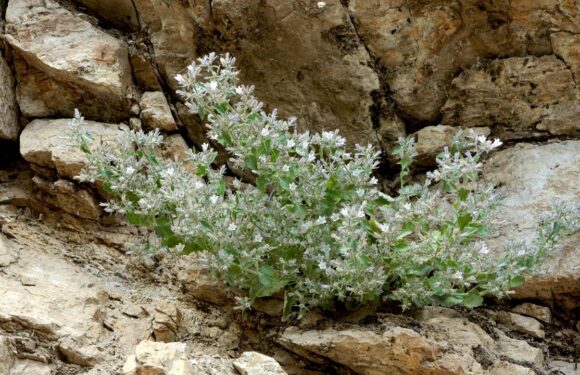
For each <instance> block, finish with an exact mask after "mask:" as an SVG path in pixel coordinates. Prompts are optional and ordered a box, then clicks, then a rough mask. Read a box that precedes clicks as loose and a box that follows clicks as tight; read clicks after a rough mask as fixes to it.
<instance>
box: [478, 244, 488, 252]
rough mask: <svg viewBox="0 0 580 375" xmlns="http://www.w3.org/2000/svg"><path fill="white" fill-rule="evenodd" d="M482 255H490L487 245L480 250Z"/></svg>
mask: <svg viewBox="0 0 580 375" xmlns="http://www.w3.org/2000/svg"><path fill="white" fill-rule="evenodd" d="M479 252H480V253H482V254H489V249H488V248H487V245H486V244H483V245H481V249H480V250H479Z"/></svg>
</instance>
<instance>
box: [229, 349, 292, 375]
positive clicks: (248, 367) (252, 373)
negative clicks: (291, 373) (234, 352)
mask: <svg viewBox="0 0 580 375" xmlns="http://www.w3.org/2000/svg"><path fill="white" fill-rule="evenodd" d="M234 367H235V368H236V370H238V372H239V373H240V374H241V375H286V371H284V370H283V369H282V367H280V364H278V362H276V360H275V359H273V358H270V357H268V356H267V355H263V354H260V353H257V352H245V353H243V354H242V355H241V356H240V358H238V359H236V360H235V361H234Z"/></svg>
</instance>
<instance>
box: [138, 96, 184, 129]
mask: <svg viewBox="0 0 580 375" xmlns="http://www.w3.org/2000/svg"><path fill="white" fill-rule="evenodd" d="M139 106H140V107H141V121H143V125H145V128H147V129H159V130H163V131H167V132H169V131H173V130H177V125H176V124H175V120H174V119H173V115H172V114H171V108H169V103H168V102H167V99H166V98H165V95H164V94H163V92H161V91H153V92H146V93H143V96H142V97H141V101H140V102H139Z"/></svg>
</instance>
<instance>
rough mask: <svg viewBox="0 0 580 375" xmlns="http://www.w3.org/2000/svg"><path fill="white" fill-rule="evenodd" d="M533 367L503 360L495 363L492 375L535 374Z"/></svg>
mask: <svg viewBox="0 0 580 375" xmlns="http://www.w3.org/2000/svg"><path fill="white" fill-rule="evenodd" d="M535 374H536V372H535V371H534V370H532V369H531V368H527V367H523V366H520V365H516V364H514V363H510V362H505V361H501V362H498V363H496V364H494V365H493V367H492V369H491V371H490V375H535Z"/></svg>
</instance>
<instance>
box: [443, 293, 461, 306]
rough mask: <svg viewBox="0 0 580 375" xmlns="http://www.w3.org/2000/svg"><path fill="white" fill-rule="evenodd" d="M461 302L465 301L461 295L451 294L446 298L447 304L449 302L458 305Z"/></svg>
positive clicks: (449, 304) (451, 304)
mask: <svg viewBox="0 0 580 375" xmlns="http://www.w3.org/2000/svg"><path fill="white" fill-rule="evenodd" d="M461 302H463V298H461V296H457V295H451V296H448V297H447V298H445V304H447V305H448V306H453V305H457V304H460V303H461Z"/></svg>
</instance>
